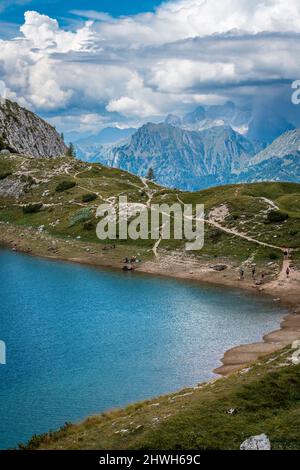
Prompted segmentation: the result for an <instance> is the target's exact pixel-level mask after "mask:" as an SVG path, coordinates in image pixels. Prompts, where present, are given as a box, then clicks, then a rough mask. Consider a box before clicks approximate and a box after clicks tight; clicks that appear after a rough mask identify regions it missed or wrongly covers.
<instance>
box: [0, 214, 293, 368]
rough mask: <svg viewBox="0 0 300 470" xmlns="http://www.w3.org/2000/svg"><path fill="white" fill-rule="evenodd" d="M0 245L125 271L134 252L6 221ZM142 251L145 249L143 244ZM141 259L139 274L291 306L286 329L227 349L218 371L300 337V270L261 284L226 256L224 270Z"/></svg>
mask: <svg viewBox="0 0 300 470" xmlns="http://www.w3.org/2000/svg"><path fill="white" fill-rule="evenodd" d="M0 244H2V245H4V246H6V247H9V248H11V249H13V250H16V251H21V252H25V253H28V254H31V255H35V256H41V257H44V258H47V259H53V260H62V261H69V262H75V263H81V264H87V265H92V266H101V267H109V268H114V269H121V267H122V259H123V258H124V249H125V250H127V251H128V250H129V248H128V247H123V246H122V247H118V246H117V247H116V249H114V250H113V251H112V250H103V249H101V250H100V249H99V245H98V244H91V243H85V242H82V241H77V240H71V239H70V240H68V239H54V238H53V237H51V236H50V235H48V234H46V233H38V232H37V231H36V230H35V229H31V228H25V227H18V226H13V225H10V224H5V223H0ZM138 250H140V251H142V250H141V249H140V248H139V249H138ZM141 257H142V259H145V258H146V261H145V262H143V263H142V264H141V265H140V266H139V267H138V268H137V269H136V271H138V272H141V273H146V274H152V275H156V276H157V275H160V276H167V277H174V278H176V279H184V280H192V281H196V282H201V283H208V284H214V285H217V286H222V287H229V288H238V289H243V290H247V291H248V292H252V293H253V294H254V293H255V294H256V295H266V296H269V298H270V299H271V300H272V301H276V302H278V304H279V305H280V306H283V307H286V308H288V309H289V310H290V312H291V313H290V314H289V315H287V316H285V317H284V318H283V321H282V323H281V325H280V329H279V330H276V331H273V332H270V333H268V334H266V335H265V336H264V337H263V338H262V341H261V342H258V343H252V344H246V345H239V346H236V347H234V348H232V349H230V350H228V351H226V352H225V354H224V356H223V358H222V359H221V362H222V363H223V365H222V366H221V367H218V368H216V369H215V370H214V372H215V373H216V374H220V375H228V374H230V373H232V372H234V371H236V370H239V369H243V368H245V367H247V365H248V364H249V363H250V362H252V361H255V360H257V359H258V358H259V357H261V356H264V355H267V354H270V353H272V352H275V351H277V350H279V349H281V348H283V347H285V346H287V345H288V344H291V343H292V342H293V341H294V340H297V339H300V272H298V271H292V272H291V276H290V279H287V278H286V275H285V269H284V268H285V265H283V269H282V271H281V272H280V273H279V274H278V273H277V275H276V276H275V277H274V276H273V277H272V278H270V279H267V280H266V282H265V283H264V284H263V285H259V286H257V285H255V283H254V281H253V279H252V278H251V276H250V275H248V276H246V277H245V279H244V280H242V281H241V280H239V274H238V269H237V267H236V266H234V265H232V264H231V263H230V262H229V261H228V260H226V259H225V260H214V265H217V264H218V263H222V264H223V263H224V264H226V266H227V269H226V270H224V271H215V270H214V269H212V267H211V265H210V264H211V261H210V262H207V263H205V262H201V263H200V262H199V260H196V259H194V258H192V257H188V256H185V255H183V254H182V253H163V254H160V255H159V256H158V257H157V258H154V259H151V257H150V256H149V253H147V252H146V251H144V253H143V252H141ZM147 257H148V259H149V260H148V261H147Z"/></svg>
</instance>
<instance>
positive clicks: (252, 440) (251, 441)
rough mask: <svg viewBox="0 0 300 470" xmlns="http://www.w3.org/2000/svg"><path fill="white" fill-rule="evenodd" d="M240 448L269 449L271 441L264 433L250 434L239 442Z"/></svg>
mask: <svg viewBox="0 0 300 470" xmlns="http://www.w3.org/2000/svg"><path fill="white" fill-rule="evenodd" d="M240 450H271V443H270V440H269V438H268V436H266V435H265V434H260V435H259V436H251V437H249V438H248V439H246V440H245V441H244V442H243V443H242V444H241V446H240Z"/></svg>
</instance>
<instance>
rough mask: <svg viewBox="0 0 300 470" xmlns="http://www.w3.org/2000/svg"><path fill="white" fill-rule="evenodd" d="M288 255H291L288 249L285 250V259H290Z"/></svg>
mask: <svg viewBox="0 0 300 470" xmlns="http://www.w3.org/2000/svg"><path fill="white" fill-rule="evenodd" d="M288 257H289V252H288V250H284V259H288Z"/></svg>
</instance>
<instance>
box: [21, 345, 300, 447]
mask: <svg viewBox="0 0 300 470" xmlns="http://www.w3.org/2000/svg"><path fill="white" fill-rule="evenodd" d="M291 354H292V351H291V349H290V348H286V349H285V350H282V351H281V352H279V353H278V352H277V353H275V354H273V355H272V356H269V357H267V358H266V359H264V360H263V361H261V363H259V364H256V365H255V366H253V367H252V368H251V369H250V370H249V371H247V372H245V371H241V372H239V373H237V374H235V375H232V376H230V377H228V378H226V379H221V380H218V381H216V382H211V383H207V384H202V385H199V386H198V387H195V388H193V389H186V390H182V391H180V392H177V393H173V394H171V395H166V396H163V397H159V398H156V399H153V400H150V401H146V402H143V403H138V404H135V405H132V406H129V407H127V408H126V409H123V410H116V411H113V412H109V413H103V414H102V415H101V416H95V417H90V418H89V419H87V420H86V421H84V422H83V423H81V424H77V425H68V424H67V425H65V426H64V427H63V428H62V429H61V430H60V431H58V432H56V433H49V434H45V435H43V436H35V437H33V439H32V440H31V441H30V443H29V444H28V446H27V448H29V449H35V448H40V449H98V450H99V449H143V450H145V449H149V450H150V449H173V450H174V449H200V450H205V449H226V450H230V449H239V446H240V444H241V443H242V442H243V441H244V440H245V439H246V438H248V437H249V436H251V435H257V434H261V433H266V434H267V435H268V437H269V438H270V441H271V445H272V448H273V449H285V450H287V449H299V446H300V366H299V365H298V366H295V365H292V364H291ZM230 410H233V411H232V412H229V411H230Z"/></svg>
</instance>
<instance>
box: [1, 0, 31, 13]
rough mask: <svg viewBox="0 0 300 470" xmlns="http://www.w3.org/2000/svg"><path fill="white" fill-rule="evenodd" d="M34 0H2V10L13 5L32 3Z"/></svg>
mask: <svg viewBox="0 0 300 470" xmlns="http://www.w3.org/2000/svg"><path fill="white" fill-rule="evenodd" d="M31 1H32V0H0V12H2V11H4V10H6V9H7V8H8V7H10V6H12V5H26V4H27V3H31Z"/></svg>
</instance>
